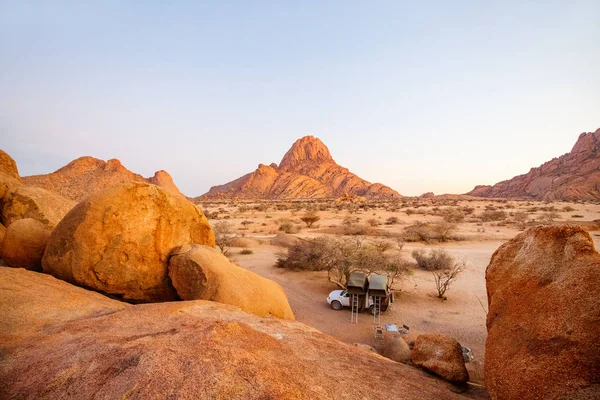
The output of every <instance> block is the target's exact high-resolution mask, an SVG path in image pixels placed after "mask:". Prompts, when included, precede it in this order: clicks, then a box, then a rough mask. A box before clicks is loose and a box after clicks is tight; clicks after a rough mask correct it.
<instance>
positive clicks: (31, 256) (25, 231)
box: [0, 218, 51, 271]
mask: <svg viewBox="0 0 600 400" xmlns="http://www.w3.org/2000/svg"><path fill="white" fill-rule="evenodd" d="M50 232H51V230H50V228H48V227H47V226H46V225H44V224H42V223H41V222H39V221H36V220H35V219H32V218H25V219H19V220H17V221H15V222H13V223H12V224H11V225H10V226H9V227H8V229H6V233H5V235H4V240H2V241H1V244H0V255H1V256H2V258H3V259H4V261H6V262H7V263H8V265H9V266H11V267H13V268H25V269H30V270H35V271H41V270H42V255H43V254H44V249H45V248H46V244H47V243H48V240H49V239H50Z"/></svg>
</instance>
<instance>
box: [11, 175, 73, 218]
mask: <svg viewBox="0 0 600 400" xmlns="http://www.w3.org/2000/svg"><path fill="white" fill-rule="evenodd" d="M74 205H75V203H73V202H72V201H71V200H67V199H65V198H64V197H62V196H60V195H58V194H56V193H53V192H51V191H49V190H46V189H42V188H37V187H29V186H21V185H18V186H10V187H8V189H7V191H6V193H5V194H4V197H3V199H2V223H3V224H4V225H5V226H6V227H7V228H8V227H9V226H10V224H12V223H13V222H14V221H16V220H19V219H24V218H33V219H35V220H38V221H40V222H41V223H43V224H45V225H47V226H48V227H50V228H54V227H55V226H56V225H58V223H59V222H60V220H61V219H62V218H63V217H64V216H65V215H66V214H67V212H69V210H71V208H73V206H74Z"/></svg>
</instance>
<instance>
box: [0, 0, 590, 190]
mask: <svg viewBox="0 0 600 400" xmlns="http://www.w3.org/2000/svg"><path fill="white" fill-rule="evenodd" d="M599 21H600V1H598V0H591V1H577V0H564V1H538V2H536V1H438V2H426V1H424V2H412V1H411V2H402V1H374V2H368V1H350V0H344V1H341V0H340V1H321V0H320V1H272V2H266V1H258V0H257V1H213V2H209V1H189V2H186V1H176V2H164V1H160V2H159V1H156V2H152V1H114V2H113V1H64V2H63V1H38V2H30V1H25V0H13V1H5V0H0V135H1V136H0V139H1V140H0V148H3V149H4V150H6V151H7V152H9V154H11V155H12V156H13V157H14V158H15V159H16V161H17V163H18V165H19V169H20V171H21V173H22V175H29V174H38V173H48V172H51V171H54V170H56V169H58V168H59V167H61V166H63V165H65V164H66V163H68V162H69V161H71V160H72V159H74V158H77V157H80V156H83V155H91V156H94V157H98V158H102V159H109V158H118V159H120V160H121V161H122V162H123V164H124V165H125V166H126V167H127V168H129V169H130V170H132V171H134V172H137V173H141V174H143V175H144V176H151V175H152V174H153V173H154V171H155V170H158V169H165V170H167V171H169V172H170V173H171V174H172V175H173V177H174V179H175V183H176V184H178V185H179V187H180V188H181V190H182V191H183V192H184V193H185V194H187V195H191V196H197V195H200V194H202V193H204V192H205V191H207V190H208V188H209V187H210V186H212V185H216V184H222V183H225V182H227V181H230V180H232V179H234V178H237V177H239V176H241V175H243V174H245V173H247V172H250V171H252V170H254V168H256V166H257V164H258V163H261V162H262V163H271V162H279V161H280V159H281V157H282V156H283V154H284V153H285V151H287V149H288V148H289V147H290V146H291V144H292V143H293V142H294V140H295V139H297V138H299V137H301V136H303V135H306V134H312V135H315V136H317V137H319V138H321V139H322V140H323V142H324V143H325V144H326V145H327V146H328V147H329V149H330V150H331V152H332V154H333V157H334V158H335V159H336V161H337V162H338V163H339V164H341V165H343V166H345V167H347V168H349V169H350V170H351V171H353V172H355V173H356V174H358V175H359V176H361V177H363V178H365V179H367V180H370V181H377V182H382V183H384V184H387V185H389V186H391V187H393V188H394V189H396V190H398V191H399V192H400V193H402V194H405V195H419V194H421V193H423V192H426V191H434V192H436V193H445V192H451V193H461V192H466V191H468V190H470V189H471V188H472V187H473V186H474V185H476V184H492V183H495V182H497V181H499V180H503V179H506V178H510V177H512V176H514V175H517V174H520V173H525V172H527V171H528V170H529V168H531V167H533V166H537V165H539V164H541V163H542V162H544V161H547V160H549V159H551V158H552V157H556V156H559V155H561V154H563V153H566V152H568V151H570V149H571V147H572V146H573V144H574V143H575V141H576V139H577V136H578V135H579V134H580V133H581V132H584V131H585V132H588V131H593V130H596V129H597V128H599V127H600V23H599Z"/></svg>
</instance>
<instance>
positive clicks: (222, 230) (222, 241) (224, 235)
mask: <svg viewBox="0 0 600 400" xmlns="http://www.w3.org/2000/svg"><path fill="white" fill-rule="evenodd" d="M212 228H213V232H214V234H215V244H216V245H217V246H218V247H219V249H220V250H221V253H222V254H223V255H227V252H228V251H229V248H230V247H231V243H232V242H233V239H234V238H235V236H236V235H235V230H234V229H233V225H232V224H230V223H229V222H227V221H219V222H217V223H216V224H215V225H214V226H213V227H212Z"/></svg>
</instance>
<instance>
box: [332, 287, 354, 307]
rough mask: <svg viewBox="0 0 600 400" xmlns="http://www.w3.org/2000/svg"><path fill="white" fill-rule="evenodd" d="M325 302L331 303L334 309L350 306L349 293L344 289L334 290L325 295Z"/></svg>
mask: <svg viewBox="0 0 600 400" xmlns="http://www.w3.org/2000/svg"><path fill="white" fill-rule="evenodd" d="M327 304H331V308H333V309H334V310H341V309H342V308H344V307H350V295H349V294H348V292H347V291H346V290H334V291H333V292H331V293H329V296H327Z"/></svg>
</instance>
